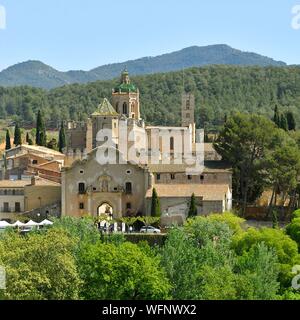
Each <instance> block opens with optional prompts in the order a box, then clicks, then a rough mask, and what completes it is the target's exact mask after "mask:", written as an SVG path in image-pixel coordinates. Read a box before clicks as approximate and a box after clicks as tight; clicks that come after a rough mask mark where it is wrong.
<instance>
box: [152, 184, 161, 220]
mask: <svg viewBox="0 0 300 320" xmlns="http://www.w3.org/2000/svg"><path fill="white" fill-rule="evenodd" d="M151 216H152V217H160V216H161V210H160V201H159V198H158V195H157V192H156V189H155V188H154V189H153V191H152V201H151Z"/></svg>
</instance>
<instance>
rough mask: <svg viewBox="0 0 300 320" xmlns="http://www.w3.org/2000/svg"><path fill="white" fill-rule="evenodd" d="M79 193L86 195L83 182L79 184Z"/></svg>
mask: <svg viewBox="0 0 300 320" xmlns="http://www.w3.org/2000/svg"><path fill="white" fill-rule="evenodd" d="M78 191H79V194H84V193H85V184H84V183H83V182H80V183H79V185H78Z"/></svg>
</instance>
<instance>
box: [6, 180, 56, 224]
mask: <svg viewBox="0 0 300 320" xmlns="http://www.w3.org/2000/svg"><path fill="white" fill-rule="evenodd" d="M60 201H61V186H60V184H59V183H55V182H53V181H49V180H45V179H42V178H38V177H33V178H32V179H31V180H30V181H26V180H17V181H11V180H1V181H0V219H8V220H18V219H19V216H20V215H24V214H25V216H32V217H33V215H34V217H35V218H38V217H43V216H44V217H46V216H57V215H58V213H59V212H60Z"/></svg>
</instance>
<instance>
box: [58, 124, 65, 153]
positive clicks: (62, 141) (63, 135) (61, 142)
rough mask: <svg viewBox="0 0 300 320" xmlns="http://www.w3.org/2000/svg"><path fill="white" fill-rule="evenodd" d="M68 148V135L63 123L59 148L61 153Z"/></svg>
mask: <svg viewBox="0 0 300 320" xmlns="http://www.w3.org/2000/svg"><path fill="white" fill-rule="evenodd" d="M65 147H66V134H65V128H64V124H63V122H62V123H61V126H60V130H59V140H58V148H59V152H63V149H64V148H65Z"/></svg>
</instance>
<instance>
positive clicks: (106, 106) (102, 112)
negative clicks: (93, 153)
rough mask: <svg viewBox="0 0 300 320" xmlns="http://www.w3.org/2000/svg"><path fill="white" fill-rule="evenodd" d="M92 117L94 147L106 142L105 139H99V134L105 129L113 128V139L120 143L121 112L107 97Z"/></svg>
mask: <svg viewBox="0 0 300 320" xmlns="http://www.w3.org/2000/svg"><path fill="white" fill-rule="evenodd" d="M91 119H92V132H93V137H92V141H93V143H92V144H93V149H94V148H96V147H99V146H101V145H102V144H103V143H104V141H103V142H101V141H97V134H98V132H99V131H100V130H103V129H109V130H111V132H112V140H113V142H114V143H115V144H116V145H117V144H118V131H119V114H118V113H117V112H116V110H115V109H114V108H113V106H112V105H111V104H110V103H109V101H108V100H107V99H104V100H103V101H102V103H101V104H100V105H99V106H98V108H97V110H96V111H95V112H94V113H93V114H92V115H91Z"/></svg>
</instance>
